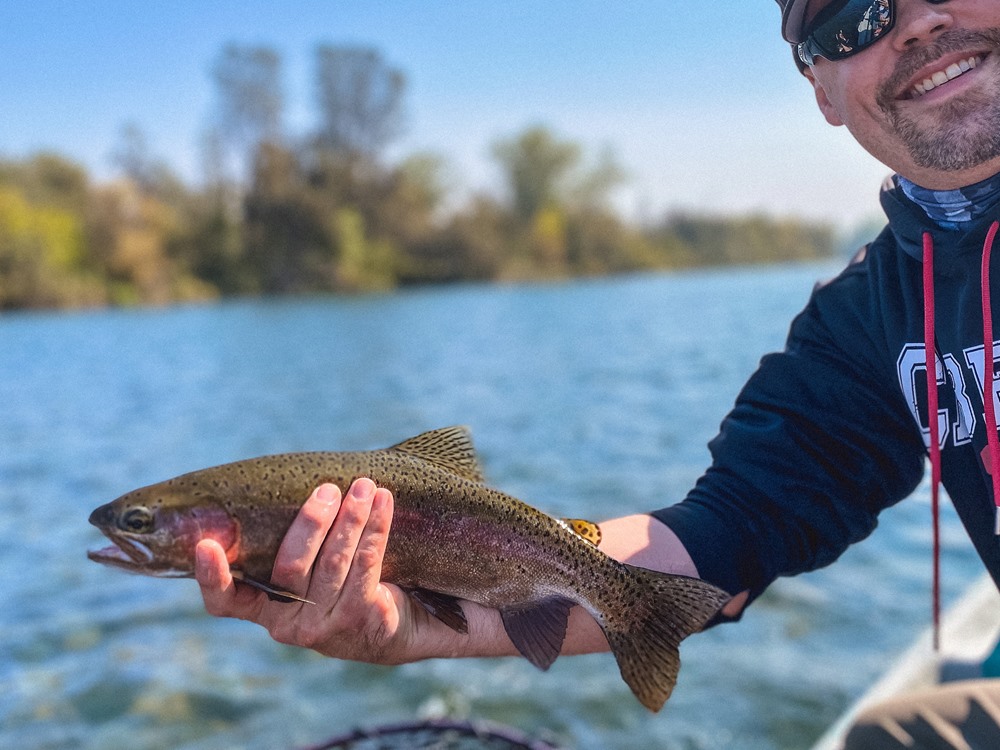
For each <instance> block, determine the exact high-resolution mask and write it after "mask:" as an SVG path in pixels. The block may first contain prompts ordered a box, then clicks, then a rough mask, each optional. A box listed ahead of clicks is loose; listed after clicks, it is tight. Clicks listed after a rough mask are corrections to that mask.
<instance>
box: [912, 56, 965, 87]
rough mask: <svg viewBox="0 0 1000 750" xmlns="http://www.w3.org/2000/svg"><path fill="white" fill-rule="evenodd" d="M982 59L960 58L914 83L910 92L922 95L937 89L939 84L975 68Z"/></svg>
mask: <svg viewBox="0 0 1000 750" xmlns="http://www.w3.org/2000/svg"><path fill="white" fill-rule="evenodd" d="M980 62H982V60H981V59H980V58H979V57H975V56H973V57H970V58H967V59H965V60H960V61H959V62H957V63H952V64H951V65H949V66H948V67H947V68H946V69H945V70H939V71H938V72H937V73H935V74H934V75H932V76H931V77H930V78H925V79H924V80H923V81H921V82H920V83H918V84H916V85H914V87H913V90H912V91H911V92H910V93H911V95H912V96H922V95H923V94H926V93H927V92H928V91H930V90H932V89H936V88H937V87H938V86H940V85H941V84H944V83H948V81H950V80H952V79H954V78H958V77H959V76H960V75H962V73H968V72H969V71H970V70H972V69H973V68H975V67H976V66H977V65H979V63H980Z"/></svg>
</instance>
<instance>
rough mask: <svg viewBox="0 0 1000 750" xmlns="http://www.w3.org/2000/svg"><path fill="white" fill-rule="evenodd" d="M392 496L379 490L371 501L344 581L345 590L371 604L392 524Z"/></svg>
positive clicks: (380, 574) (379, 578) (379, 577)
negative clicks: (355, 593) (366, 520)
mask: <svg viewBox="0 0 1000 750" xmlns="http://www.w3.org/2000/svg"><path fill="white" fill-rule="evenodd" d="M392 512H393V497H392V493H391V492H389V490H386V489H381V488H379V489H378V490H376V492H375V497H374V498H373V499H372V507H371V513H370V514H369V515H368V522H367V523H366V524H365V528H364V531H362V532H361V538H360V539H359V540H358V547H357V551H356V552H355V553H354V561H353V563H352V564H351V569H350V570H349V571H348V573H347V579H346V580H345V581H344V590H345V591H348V592H350V591H357V592H358V595H359V596H360V597H361V599H363V600H365V601H374V600H375V599H376V598H377V592H378V590H379V584H380V583H381V581H382V561H383V559H384V557H385V550H386V546H387V544H388V541H389V527H390V526H391V525H392Z"/></svg>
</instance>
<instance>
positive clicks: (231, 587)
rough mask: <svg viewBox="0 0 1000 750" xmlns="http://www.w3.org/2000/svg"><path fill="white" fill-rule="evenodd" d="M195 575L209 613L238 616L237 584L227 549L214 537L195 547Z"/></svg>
mask: <svg viewBox="0 0 1000 750" xmlns="http://www.w3.org/2000/svg"><path fill="white" fill-rule="evenodd" d="M194 576H195V579H196V580H197V581H198V586H199V588H200V589H201V598H202V599H203V600H204V602H205V610H206V611H207V612H208V613H209V614H211V615H215V616H217V617H236V616H237V615H236V614H235V611H236V609H237V606H236V584H235V582H234V581H233V577H232V575H231V574H230V572H229V562H228V561H227V560H226V551H225V550H224V549H222V545H220V544H219V543H218V542H217V541H215V540H214V539H203V540H201V541H200V542H198V546H197V547H195V567H194Z"/></svg>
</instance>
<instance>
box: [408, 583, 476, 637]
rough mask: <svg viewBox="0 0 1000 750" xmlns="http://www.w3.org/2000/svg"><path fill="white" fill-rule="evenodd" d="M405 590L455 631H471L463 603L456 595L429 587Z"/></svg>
mask: <svg viewBox="0 0 1000 750" xmlns="http://www.w3.org/2000/svg"><path fill="white" fill-rule="evenodd" d="M403 591H405V592H406V593H407V594H409V595H410V596H412V597H413V598H414V599H415V600H416V601H417V602H419V603H420V605H421V606H422V607H423V608H424V609H426V610H427V611H428V612H430V613H431V614H432V615H434V616H435V617H436V618H438V619H439V620H440V621H441V622H443V623H444V624H445V625H447V626H448V627H449V628H451V629H452V630H454V631H455V632H457V633H468V632H469V622H468V621H467V620H466V619H465V612H463V611H462V605H461V604H459V602H458V599H456V598H455V597H453V596H448V595H447V594H442V593H439V592H437V591H428V590H427V589H411V588H404V589H403Z"/></svg>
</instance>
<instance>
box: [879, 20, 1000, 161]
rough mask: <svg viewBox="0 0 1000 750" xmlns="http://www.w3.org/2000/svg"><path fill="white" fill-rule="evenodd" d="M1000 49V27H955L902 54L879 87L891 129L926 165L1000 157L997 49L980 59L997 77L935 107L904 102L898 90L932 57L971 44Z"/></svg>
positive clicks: (937, 57) (975, 46) (987, 159)
mask: <svg viewBox="0 0 1000 750" xmlns="http://www.w3.org/2000/svg"><path fill="white" fill-rule="evenodd" d="M987 48H993V49H994V50H1000V29H989V30H986V31H968V30H953V31H946V32H944V33H942V34H941V36H939V37H938V38H937V40H936V41H935V42H934V44H932V45H930V46H927V47H922V48H919V49H914V50H911V51H909V52H906V53H904V54H903V56H901V57H900V59H899V62H898V63H897V65H896V69H895V70H894V71H893V74H892V76H890V78H889V80H888V81H886V83H885V84H883V86H882V87H881V88H880V90H879V94H878V97H877V102H878V105H879V107H880V108H881V109H882V111H883V112H884V113H885V114H886V116H887V118H888V120H887V125H886V127H887V129H888V130H890V131H891V133H892V134H894V135H895V136H896V137H897V138H899V139H900V140H901V141H902V143H903V144H904V145H905V147H906V148H907V150H908V151H909V153H910V157H911V158H912V159H913V161H914V162H915V163H916V164H917V165H919V166H921V167H924V168H928V169H936V170H942V171H948V172H952V171H961V170H965V169H970V168H973V167H976V166H978V165H979V164H983V163H985V162H987V161H990V160H992V159H996V158H997V157H1000V75H997V73H996V70H995V66H996V65H997V62H998V60H997V54H996V52H994V53H991V54H990V56H989V57H988V58H986V59H985V60H984V61H983V62H982V63H981V65H983V66H985V65H989V66H990V67H991V71H990V72H991V74H992V78H991V80H990V81H987V82H986V84H985V85H984V86H982V87H978V88H977V90H976V91H969V92H967V93H965V94H964V95H961V96H955V97H952V98H951V99H950V100H949V101H947V102H944V103H942V104H940V105H938V106H937V107H936V108H934V110H933V111H932V112H928V111H922V112H911V111H908V110H910V109H912V108H910V107H906V106H901V105H905V104H906V103H907V102H905V101H903V102H901V101H899V100H898V99H897V98H896V92H898V91H899V90H900V87H902V86H903V85H905V84H906V82H907V81H909V80H910V79H911V78H912V77H913V75H914V74H915V73H916V72H917V71H918V70H920V69H921V68H922V67H924V66H925V65H927V64H928V63H930V62H932V61H934V60H936V59H939V58H940V57H941V56H943V55H946V54H949V53H952V52H957V51H962V50H969V49H987Z"/></svg>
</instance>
